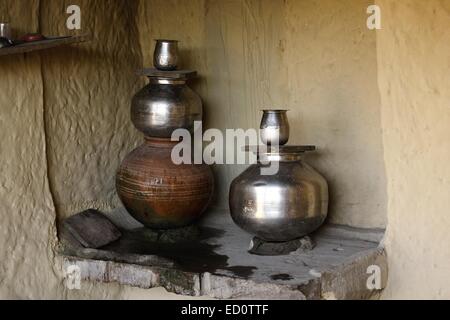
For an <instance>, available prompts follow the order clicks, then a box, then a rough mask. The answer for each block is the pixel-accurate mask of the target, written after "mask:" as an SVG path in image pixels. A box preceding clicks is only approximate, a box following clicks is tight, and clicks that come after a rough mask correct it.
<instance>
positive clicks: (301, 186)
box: [229, 146, 328, 241]
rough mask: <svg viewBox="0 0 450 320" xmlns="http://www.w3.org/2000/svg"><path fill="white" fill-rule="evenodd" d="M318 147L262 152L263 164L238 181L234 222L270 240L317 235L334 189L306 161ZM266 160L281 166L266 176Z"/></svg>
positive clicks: (235, 183)
mask: <svg viewBox="0 0 450 320" xmlns="http://www.w3.org/2000/svg"><path fill="white" fill-rule="evenodd" d="M313 149H314V148H313V147H312V146H280V147H279V150H278V151H277V152H273V151H270V150H269V151H267V152H261V151H259V152H258V162H257V163H256V164H253V165H251V166H250V167H249V168H248V169H247V170H245V171H244V172H243V173H242V174H241V175H239V176H238V177H237V178H236V179H234V180H233V182H232V183H231V187H230V194H229V205H230V212H231V217H232V218H233V220H234V222H235V223H236V224H237V225H238V226H239V227H241V228H242V229H244V230H245V231H247V232H249V233H250V234H252V235H255V236H257V237H259V238H260V239H262V240H265V241H289V240H293V239H296V238H299V237H302V236H305V235H307V234H309V233H311V232H313V231H314V230H316V229H317V228H318V227H319V226H320V225H321V224H322V223H323V222H324V220H325V218H326V216H327V209H328V184H327V181H326V180H325V178H324V177H322V175H320V174H319V173H318V172H317V171H316V170H315V169H314V168H312V167H311V166H309V165H308V164H307V163H306V162H304V161H303V160H302V158H301V155H302V153H303V152H305V151H310V150H313ZM266 161H269V162H270V161H271V162H273V161H275V162H277V163H278V165H279V169H278V172H277V173H276V174H274V175H263V174H262V171H261V169H262V168H263V167H264V166H267V165H268V164H267V162H266Z"/></svg>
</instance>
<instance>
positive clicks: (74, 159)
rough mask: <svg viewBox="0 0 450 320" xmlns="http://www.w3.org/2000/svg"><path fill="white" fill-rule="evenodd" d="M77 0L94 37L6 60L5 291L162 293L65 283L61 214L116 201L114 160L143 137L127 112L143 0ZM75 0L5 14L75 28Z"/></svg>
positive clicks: (1, 85) (1, 200) (0, 238)
mask: <svg viewBox="0 0 450 320" xmlns="http://www.w3.org/2000/svg"><path fill="white" fill-rule="evenodd" d="M74 3H78V4H80V5H81V7H82V8H83V13H85V15H83V27H84V29H83V30H82V31H83V32H90V33H91V34H92V35H93V39H94V41H91V42H89V43H87V44H84V45H80V46H74V47H71V48H67V49H56V50H52V51H47V52H45V53H30V54H24V55H15V56H10V57H1V59H0V74H1V78H0V91H1V92H2V94H1V95H0V135H1V137H2V139H0V153H1V163H0V177H1V179H0V221H1V222H0V257H1V259H0V298H21V299H24V298H35V299H44V298H127V297H134V298H151V297H161V296H164V295H163V293H164V290H162V289H155V290H156V291H155V290H138V289H133V288H127V287H120V286H118V285H115V284H110V285H105V284H92V283H83V284H82V290H74V291H68V290H66V288H65V286H64V285H63V283H62V281H61V279H62V269H61V265H60V261H59V259H58V258H57V257H56V256H55V253H54V249H55V245H56V243H57V237H56V227H55V225H56V220H57V218H62V217H64V216H66V215H67V214H69V213H72V212H73V211H76V210H81V209H84V208H87V207H91V206H94V207H95V206H98V207H108V206H112V205H114V202H115V200H114V199H113V198H114V194H113V190H114V184H113V179H114V171H115V168H116V167H117V165H118V163H119V161H120V159H121V158H122V157H123V156H124V155H125V153H126V152H128V151H129V150H130V149H131V148H132V147H133V144H135V143H136V142H137V135H135V132H134V129H132V125H131V124H130V122H129V121H128V110H129V99H130V96H131V95H132V92H133V91H135V90H136V89H137V88H138V87H139V86H137V81H139V80H138V79H137V78H136V77H134V76H133V70H134V68H136V67H137V66H140V65H141V61H140V59H141V58H140V48H139V44H138V42H137V41H136V39H137V38H136V37H137V30H136V28H135V27H134V29H133V16H135V12H134V10H135V8H136V4H137V3H134V4H133V3H132V1H127V2H126V3H127V4H128V5H125V2H124V1H119V0H117V1H108V2H105V1H82V2H77V1H70V4H74ZM68 4H69V1H50V0H49V1H37V0H35V1H31V0H30V1H28V0H27V1H24V0H20V1H17V0H11V1H9V0H8V1H0V15H1V17H0V19H1V20H2V21H10V22H11V23H12V25H13V27H14V29H15V31H16V32H15V33H16V34H24V33H26V32H35V31H38V30H41V31H42V32H44V33H46V34H58V33H59V34H61V33H62V34H67V31H65V30H64V26H65V17H66V14H65V8H66V7H67V5H68ZM112 21H114V23H111V22H112ZM133 36H134V38H133ZM133 39H134V40H133ZM172 296H173V295H166V296H165V297H169V298H170V297H172Z"/></svg>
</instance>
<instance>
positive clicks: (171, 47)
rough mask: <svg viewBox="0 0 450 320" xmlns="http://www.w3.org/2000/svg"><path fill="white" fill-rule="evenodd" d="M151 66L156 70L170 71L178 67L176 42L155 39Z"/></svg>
mask: <svg viewBox="0 0 450 320" xmlns="http://www.w3.org/2000/svg"><path fill="white" fill-rule="evenodd" d="M155 41H156V45H155V51H154V53H153V65H154V66H155V68H156V69H158V70H164V71H171V70H176V69H177V67H178V41H177V40H167V39H156V40H155Z"/></svg>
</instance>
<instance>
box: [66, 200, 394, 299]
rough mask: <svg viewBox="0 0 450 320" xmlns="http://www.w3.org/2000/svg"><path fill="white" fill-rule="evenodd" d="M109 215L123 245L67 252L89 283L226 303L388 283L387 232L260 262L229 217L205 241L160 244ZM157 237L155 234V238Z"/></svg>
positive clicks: (208, 221)
mask: <svg viewBox="0 0 450 320" xmlns="http://www.w3.org/2000/svg"><path fill="white" fill-rule="evenodd" d="M106 215H107V216H108V217H109V218H110V219H111V220H112V221H113V222H114V223H115V224H116V225H117V226H119V227H121V229H122V237H121V239H119V240H118V241H116V242H113V243H111V244H109V245H107V246H105V247H102V248H99V249H86V248H82V247H78V248H66V249H65V250H64V251H63V252H62V253H63V256H64V264H65V266H68V265H73V264H75V265H78V266H79V267H80V270H81V276H82V279H84V280H91V281H105V282H111V281H116V282H119V283H121V284H124V285H131V286H137V287H141V288H151V287H158V286H162V287H164V288H166V289H167V290H168V291H171V292H175V293H179V294H184V295H192V296H209V297H213V298H219V299H239V298H244V299H249V298H250V299H253V298H256V299H368V298H373V297H376V296H377V294H378V293H379V292H380V290H381V289H383V288H384V286H385V283H386V279H387V263H386V255H385V252H384V249H383V248H382V247H380V246H379V242H380V240H381V238H382V236H383V233H384V232H383V230H372V229H370V230H368V229H357V228H350V227H345V226H337V225H324V226H323V227H322V228H321V229H320V230H319V231H318V232H316V233H314V234H312V235H311V238H312V240H313V241H314V243H315V247H314V248H313V249H311V250H297V251H294V252H291V253H290V254H287V255H280V256H260V255H254V254H250V253H249V252H248V251H247V250H248V249H249V248H248V247H249V244H250V241H251V239H252V237H251V236H250V235H248V234H247V233H245V232H243V231H242V230H240V229H239V228H238V227H237V226H236V225H235V224H234V223H233V222H232V220H231V218H230V215H229V214H228V212H224V211H211V212H209V213H207V214H206V215H205V218H204V219H203V220H202V221H201V222H200V223H199V224H198V237H195V238H192V239H190V238H188V239H187V240H184V241H175V242H174V241H155V238H154V237H152V236H149V233H148V232H145V230H144V229H142V225H140V224H139V223H138V222H136V221H134V220H133V219H132V218H130V217H129V216H128V215H127V214H126V212H124V209H117V210H115V211H113V212H110V213H106ZM150 234H151V233H150ZM372 265H375V266H377V267H379V270H380V275H381V287H379V288H377V289H368V288H367V281H368V279H369V277H370V276H371V274H369V273H367V272H368V268H369V266H372Z"/></svg>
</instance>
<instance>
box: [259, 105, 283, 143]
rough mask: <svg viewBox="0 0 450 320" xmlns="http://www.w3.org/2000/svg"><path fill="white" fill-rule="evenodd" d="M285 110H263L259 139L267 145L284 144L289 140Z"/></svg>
mask: <svg viewBox="0 0 450 320" xmlns="http://www.w3.org/2000/svg"><path fill="white" fill-rule="evenodd" d="M286 112H287V110H263V116H262V119H261V125H260V126H259V128H260V135H261V141H262V142H263V143H264V144H267V145H273V144H278V145H284V144H286V143H287V142H288V140H289V121H288V118H287V115H286Z"/></svg>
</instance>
